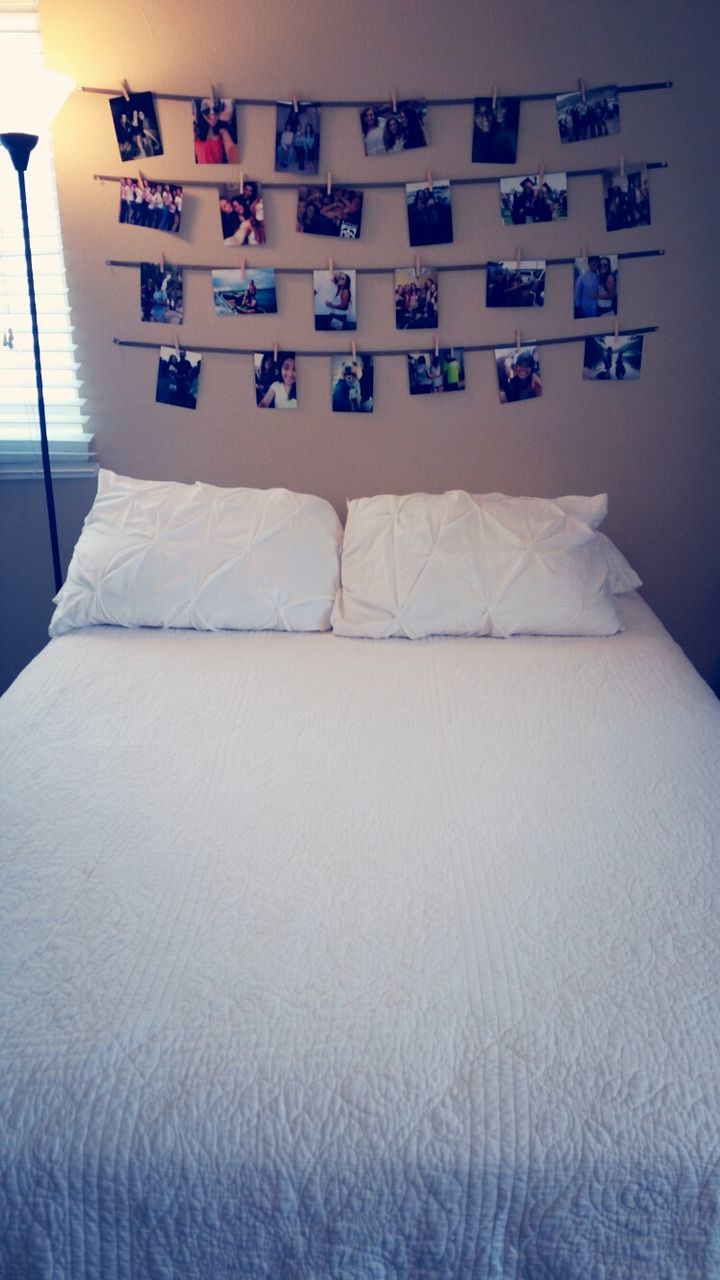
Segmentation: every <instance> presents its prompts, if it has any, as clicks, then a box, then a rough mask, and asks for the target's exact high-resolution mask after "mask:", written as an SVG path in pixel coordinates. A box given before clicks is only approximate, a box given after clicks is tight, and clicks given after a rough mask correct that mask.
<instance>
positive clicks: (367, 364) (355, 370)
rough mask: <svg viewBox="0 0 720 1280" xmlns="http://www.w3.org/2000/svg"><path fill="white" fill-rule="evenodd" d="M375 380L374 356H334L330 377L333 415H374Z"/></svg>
mask: <svg viewBox="0 0 720 1280" xmlns="http://www.w3.org/2000/svg"><path fill="white" fill-rule="evenodd" d="M373 378H374V360H373V358H372V356H365V355H363V356H361V355H349V356H344V355H339V356H333V357H332V362H331V375H330V382H331V387H332V407H333V413H372V409H373Z"/></svg>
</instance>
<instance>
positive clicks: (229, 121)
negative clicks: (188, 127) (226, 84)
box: [192, 98, 239, 164]
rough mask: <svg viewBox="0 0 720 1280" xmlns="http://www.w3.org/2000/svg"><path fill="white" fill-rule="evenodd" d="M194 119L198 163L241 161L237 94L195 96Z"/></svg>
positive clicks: (194, 143)
mask: <svg viewBox="0 0 720 1280" xmlns="http://www.w3.org/2000/svg"><path fill="white" fill-rule="evenodd" d="M192 122H193V146H194V150H195V163H196V164H237V162H238V159H239V154H238V140H237V119H236V116H235V99H234V98H193V100H192Z"/></svg>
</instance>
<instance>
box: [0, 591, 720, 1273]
mask: <svg viewBox="0 0 720 1280" xmlns="http://www.w3.org/2000/svg"><path fill="white" fill-rule="evenodd" d="M622 609H623V614H624V618H625V621H626V625H627V630H626V631H625V632H624V634H622V635H619V636H615V637H611V638H608V639H594V640H593V639H579V640H569V639H564V640H558V639H537V638H532V639H531V638H522V639H515V640H511V641H496V640H465V639H451V640H448V639H433V640H426V641H419V642H415V643H411V642H407V641H402V640H388V641H367V640H347V639H339V638H337V637H334V636H332V635H284V634H253V633H250V634H228V633H216V634H207V633H204V634H201V633H194V632H165V633H163V632H155V631H151V630H147V631H129V630H122V629H110V628H98V629H94V630H90V631H84V632H76V633H73V634H70V635H67V636H63V637H61V638H60V639H56V640H54V641H53V642H52V643H51V644H50V646H49V647H48V649H46V650H45V651H44V652H43V653H42V654H41V655H40V657H39V658H38V659H36V660H35V662H34V663H33V664H32V665H31V666H30V668H29V669H28V670H27V671H26V672H25V673H24V674H23V675H22V676H21V677H20V679H19V680H18V681H17V682H16V684H15V685H14V686H13V688H12V689H11V690H10V691H9V693H8V694H7V695H6V696H5V698H4V699H3V700H2V703H1V704H0V712H1V714H0V731H1V732H2V753H3V754H2V787H3V811H2V819H1V822H2V826H1V831H2V835H1V842H2V846H3V850H4V857H3V865H2V919H1V921H0V952H1V957H2V977H1V984H0V1008H1V1015H2V1016H1V1026H0V1032H1V1041H0V1090H1V1093H2V1109H1V1111H0V1148H1V1149H0V1276H2V1278H3V1280H40V1278H41V1277H42V1278H43V1280H45V1278H47V1280H51V1278H52V1280H130V1278H131V1277H132V1280H138V1278H140V1277H142V1278H143V1280H145V1278H146V1277H147V1278H148V1280H166V1278H170V1277H173V1278H177V1280H231V1278H232V1280H236V1278H240V1277H243V1278H244V1277H249V1278H251V1280H264V1278H266V1277H267V1278H268V1280H286V1278H288V1280H305V1278H311V1277H312V1278H318V1280H320V1278H324V1277H333V1278H335V1277H337V1278H342V1280H381V1278H382V1280H386V1278H388V1280H418V1278H421V1277H437V1278H438V1280H440V1278H442V1280H446V1278H449V1277H453V1278H457V1280H467V1278H468V1277H478V1278H479V1280H486V1278H489V1280H490V1278H491V1280H507V1278H509V1277H523V1278H524V1280H550V1278H553V1280H576V1278H580V1277H583V1280H620V1278H622V1280H659V1278H662V1280H711V1278H712V1277H714V1278H717V1276H718V1275H719V1274H720V1216H719V1214H720V1211H719V1208H718V1201H719V1194H720V1083H719V1072H720V1065H719V1064H720V1043H719V1041H720V1036H719V1030H720V1016H719V1013H718V998H717V989H718V974H719V972H720V967H719V963H718V961H719V945H718V932H719V926H718V907H719V905H720V903H719V902H718V896H719V895H718V880H719V876H718V856H717V855H718V845H719V844H720V788H719V786H718V782H719V779H720V767H719V766H720V708H719V707H718V704H717V703H716V701H715V699H714V698H713V697H712V695H711V693H710V691H709V690H708V689H707V687H706V686H705V685H704V684H703V683H702V682H701V681H700V679H699V677H697V676H696V674H695V673H694V671H693V670H692V668H691V667H690V665H689V663H688V662H687V661H686V659H685V658H684V657H683V655H682V654H681V653H680V651H679V650H678V649H677V648H676V647H675V645H674V644H673V643H672V642H671V641H670V640H669V638H668V636H667V634H666V633H665V632H664V631H663V629H662V628H661V626H660V624H659V623H658V622H657V620H656V619H655V618H654V616H653V615H652V614H651V612H650V611H649V609H648V608H647V606H645V605H644V604H643V602H642V601H641V600H640V599H639V598H638V597H630V598H628V599H626V600H624V601H623V602H622Z"/></svg>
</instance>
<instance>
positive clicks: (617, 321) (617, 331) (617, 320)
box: [615, 316, 620, 342]
mask: <svg viewBox="0 0 720 1280" xmlns="http://www.w3.org/2000/svg"><path fill="white" fill-rule="evenodd" d="M619 337H620V317H619V316H615V341H616V342H617V340H618V338H619Z"/></svg>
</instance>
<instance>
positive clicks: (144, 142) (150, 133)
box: [110, 93, 163, 160]
mask: <svg viewBox="0 0 720 1280" xmlns="http://www.w3.org/2000/svg"><path fill="white" fill-rule="evenodd" d="M110 111H111V113H112V119H113V124H114V126H115V137H116V138H117V144H118V150H119V151H120V159H121V160H137V159H138V158H143V159H144V158H145V157H147V158H150V157H151V156H161V155H162V154H163V145H162V141H161V138H160V126H159V124H158V119H157V115H156V114H155V103H154V102H153V96H152V94H151V93H131V94H130V97H129V98H125V97H124V96H123V95H121V96H120V97H119V98H110Z"/></svg>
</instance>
